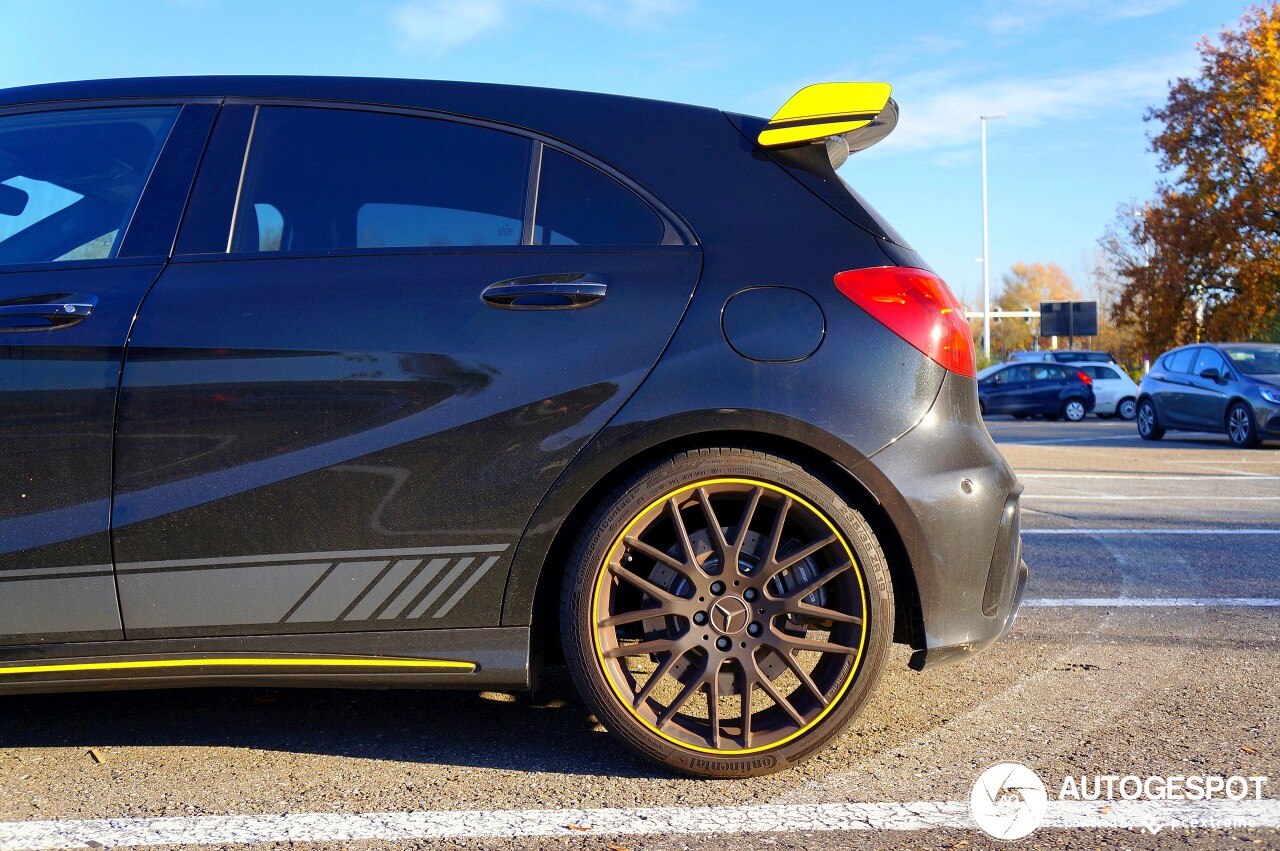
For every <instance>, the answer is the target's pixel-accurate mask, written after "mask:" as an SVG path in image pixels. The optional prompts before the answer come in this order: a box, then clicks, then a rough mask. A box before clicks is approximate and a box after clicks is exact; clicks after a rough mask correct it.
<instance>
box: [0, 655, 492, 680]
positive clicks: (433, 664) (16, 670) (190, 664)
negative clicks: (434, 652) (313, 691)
mask: <svg viewBox="0 0 1280 851" xmlns="http://www.w3.org/2000/svg"><path fill="white" fill-rule="evenodd" d="M204 666H211V667H234V668H249V667H273V668H295V667H296V668H447V669H449V670H458V671H474V670H475V669H476V666H475V663H473V662H456V661H452V660H447V659H314V658H297V659H290V658H288V657H284V658H267V657H262V656H246V657H231V656H226V657H211V658H208V659H138V660H133V661H129V662H67V663H54V664H45V665H21V666H2V665H0V676H3V675H6V674H43V673H51V672H52V673H56V672H60V671H127V670H133V669H138V668H199V667H204Z"/></svg>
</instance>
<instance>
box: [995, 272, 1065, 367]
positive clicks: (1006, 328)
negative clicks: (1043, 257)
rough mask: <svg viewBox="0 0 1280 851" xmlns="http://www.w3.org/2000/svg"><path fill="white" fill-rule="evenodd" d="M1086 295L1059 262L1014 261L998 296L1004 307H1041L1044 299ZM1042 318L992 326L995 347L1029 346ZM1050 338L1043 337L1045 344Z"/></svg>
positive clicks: (1016, 308) (1011, 348)
mask: <svg viewBox="0 0 1280 851" xmlns="http://www.w3.org/2000/svg"><path fill="white" fill-rule="evenodd" d="M1080 298H1082V296H1081V294H1080V291H1079V290H1078V289H1076V285H1075V284H1074V283H1072V281H1071V277H1070V276H1069V275H1067V273H1066V271H1064V270H1063V268H1062V267H1061V266H1059V265H1058V264H1057V263H1047V264H1046V263H1030V264H1028V263H1014V264H1013V267H1012V268H1011V269H1010V270H1009V271H1008V272H1006V273H1005V274H1004V278H1003V280H1002V289H1001V291H1000V295H999V296H998V297H997V299H996V307H998V308H999V309H1001V310H1027V309H1030V310H1038V309H1039V308H1040V302H1042V301H1068V300H1073V299H1075V300H1078V299H1080ZM1038 325H1039V322H1038V320H1035V319H1033V320H1031V321H1029V322H1028V321H1026V320H1022V319H1002V320H1000V322H998V323H996V324H993V325H992V326H991V345H992V348H994V349H997V350H999V351H1001V352H1005V353H1007V352H1011V351H1016V350H1018V349H1029V348H1031V346H1032V342H1033V341H1032V337H1033V336H1034V335H1035V332H1036V330H1037V326H1038ZM1048 343H1049V341H1048V340H1047V339H1045V340H1043V341H1042V343H1041V346H1042V347H1047V346H1048Z"/></svg>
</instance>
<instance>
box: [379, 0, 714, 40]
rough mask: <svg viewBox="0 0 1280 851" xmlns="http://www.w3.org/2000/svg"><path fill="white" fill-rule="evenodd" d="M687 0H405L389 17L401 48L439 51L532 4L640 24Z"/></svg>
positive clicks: (671, 12)
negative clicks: (682, 0)
mask: <svg viewBox="0 0 1280 851" xmlns="http://www.w3.org/2000/svg"><path fill="white" fill-rule="evenodd" d="M689 6H690V2H688V0H685V2H681V0H404V2H402V3H400V4H398V5H396V6H395V7H393V8H392V9H391V11H390V13H389V15H388V18H389V20H390V22H391V26H392V28H393V29H394V30H395V32H396V36H397V42H398V44H399V45H400V47H401V48H407V49H413V48H418V49H426V50H429V51H432V52H435V53H444V52H446V51H448V50H451V49H452V48H455V47H458V46H459V45H461V44H465V43H466V42H469V41H473V40H475V39H477V38H481V37H483V36H485V35H488V34H490V33H491V32H493V31H494V30H497V29H498V28H500V27H501V26H503V25H504V24H507V23H508V22H510V21H512V20H513V19H514V18H515V17H517V15H518V13H519V12H521V11H523V10H526V9H531V8H540V9H541V10H544V11H545V10H548V9H551V10H554V11H557V12H567V13H571V14H577V15H584V16H587V17H590V18H595V19H596V20H599V21H602V22H605V23H609V24H613V25H617V26H621V27H625V28H629V29H641V28H649V27H654V26H658V25H661V24H662V23H665V22H666V21H667V20H668V19H670V18H672V17H674V16H676V15H679V14H681V13H682V12H683V11H685V10H686V9H687V8H688V7H689Z"/></svg>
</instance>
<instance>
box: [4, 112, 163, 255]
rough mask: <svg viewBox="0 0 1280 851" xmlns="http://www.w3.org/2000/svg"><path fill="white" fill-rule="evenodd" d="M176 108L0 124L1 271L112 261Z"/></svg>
mask: <svg viewBox="0 0 1280 851" xmlns="http://www.w3.org/2000/svg"><path fill="white" fill-rule="evenodd" d="M177 114H178V109H177V107H167V106H164V107H102V108H93V109H68V110H58V111H53V112H38V113H29V114H23V115H10V116H5V117H3V118H0V263H45V262H65V261H69V260H100V259H105V258H110V257H114V256H115V254H116V252H117V251H118V250H119V247H120V236H121V234H122V233H123V232H124V228H125V225H127V224H128V222H129V219H130V217H132V215H133V210H134V208H135V207H136V206H137V203H138V199H139V197H140V196H141V195H142V188H143V186H144V185H145V184H146V181H147V177H148V176H150V174H151V169H152V167H153V166H154V165H155V161H156V158H157V157H158V156H159V154H160V149H161V147H162V146H163V145H164V140H165V139H166V138H167V137H168V135H169V130H170V128H172V127H173V122H174V119H175V118H176V117H177Z"/></svg>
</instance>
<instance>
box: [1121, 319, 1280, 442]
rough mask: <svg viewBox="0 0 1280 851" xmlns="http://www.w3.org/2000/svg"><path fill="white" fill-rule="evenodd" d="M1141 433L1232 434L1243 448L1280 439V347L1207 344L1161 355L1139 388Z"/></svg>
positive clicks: (1148, 436)
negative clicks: (1196, 432) (1268, 440)
mask: <svg viewBox="0 0 1280 851" xmlns="http://www.w3.org/2000/svg"><path fill="white" fill-rule="evenodd" d="M1138 392H1139V396H1138V434H1139V435H1141V436H1142V437H1143V438H1145V439H1146V440H1159V439H1160V438H1162V437H1164V434H1165V432H1166V431H1168V430H1170V429H1179V430H1182V431H1209V432H1218V433H1220V434H1226V435H1227V437H1228V438H1229V439H1230V440H1231V442H1232V443H1233V444H1235V445H1236V446H1239V447H1241V448H1249V447H1253V446H1257V445H1258V444H1259V443H1261V442H1262V441H1263V440H1265V439H1272V440H1276V439H1280V345H1275V344H1271V343H1206V344H1204V345H1194V346H1183V347H1181V348H1178V349H1174V350H1173V351H1170V352H1166V353H1165V354H1163V355H1161V356H1160V357H1159V358H1158V359H1157V360H1156V362H1155V365H1154V366H1152V368H1151V371H1150V372H1149V373H1147V374H1146V375H1145V376H1144V377H1143V379H1142V384H1141V385H1140V386H1139V388H1138Z"/></svg>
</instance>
